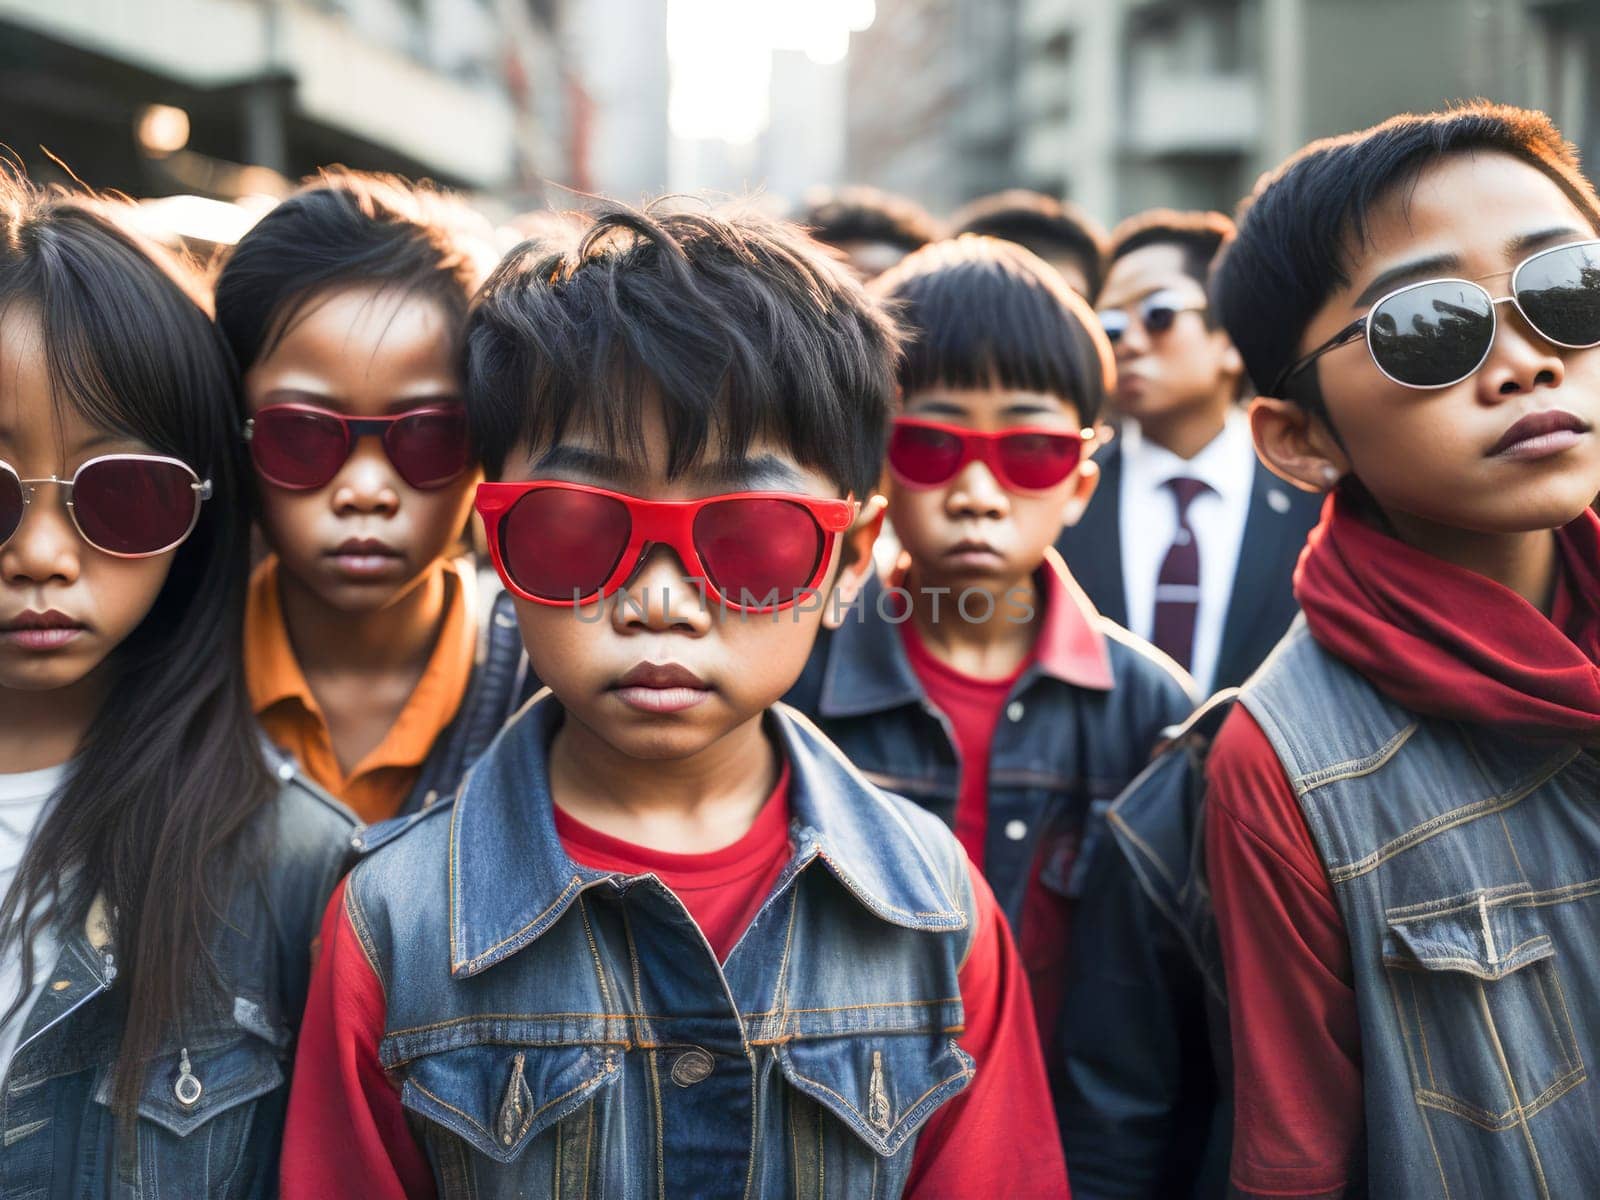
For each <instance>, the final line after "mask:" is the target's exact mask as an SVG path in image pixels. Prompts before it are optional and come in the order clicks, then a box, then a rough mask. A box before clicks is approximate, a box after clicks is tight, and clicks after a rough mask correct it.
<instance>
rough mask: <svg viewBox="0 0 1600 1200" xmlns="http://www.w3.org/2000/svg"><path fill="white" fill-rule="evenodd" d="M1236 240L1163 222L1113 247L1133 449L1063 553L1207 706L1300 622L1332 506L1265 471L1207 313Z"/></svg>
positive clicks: (1120, 385)
mask: <svg viewBox="0 0 1600 1200" xmlns="http://www.w3.org/2000/svg"><path fill="white" fill-rule="evenodd" d="M1232 233H1233V224H1232V222H1230V221H1229V220H1228V218H1227V217H1225V216H1223V215H1222V214H1221V213H1182V212H1171V211H1166V210H1156V211H1153V212H1149V213H1144V214H1142V215H1141V216H1138V217H1134V218H1132V219H1131V220H1129V221H1127V222H1124V223H1123V225H1122V226H1121V227H1119V228H1118V229H1117V230H1116V231H1115V232H1114V234H1113V235H1112V242H1111V248H1110V250H1109V252H1108V264H1109V265H1108V268H1107V271H1106V275H1105V283H1104V285H1103V286H1102V288H1101V291H1100V295H1099V299H1098V308H1099V312H1100V318H1101V322H1102V324H1104V326H1105V329H1106V333H1107V334H1108V336H1109V337H1110V338H1111V342H1112V345H1113V347H1114V348H1115V350H1116V356H1117V376H1118V378H1117V393H1116V404H1117V408H1118V411H1119V412H1120V413H1121V416H1122V429H1121V436H1120V437H1119V438H1118V439H1117V440H1116V441H1115V442H1113V443H1112V444H1111V445H1109V446H1107V447H1106V448H1105V449H1104V450H1103V451H1101V453H1100V454H1099V455H1098V456H1097V457H1096V460H1095V461H1096V462H1097V463H1098V465H1099V467H1100V473H1101V480H1100V486H1099V489H1098V490H1097V491H1096V493H1095V497H1094V500H1093V501H1092V502H1091V503H1090V505H1089V507H1088V510H1087V511H1086V512H1085V513H1084V515H1083V517H1082V519H1081V520H1080V521H1079V522H1078V524H1077V525H1075V526H1072V527H1069V528H1068V529H1066V530H1065V531H1064V532H1063V533H1062V535H1061V539H1060V541H1059V542H1058V543H1057V548H1058V549H1059V550H1060V551H1061V554H1062V556H1063V557H1064V558H1065V559H1066V560H1067V564H1068V566H1069V567H1070V568H1071V570H1072V574H1073V575H1074V576H1075V577H1076V578H1077V580H1078V582H1079V583H1080V584H1081V585H1082V586H1083V589H1084V590H1085V591H1086V592H1087V593H1088V594H1089V598H1090V599H1091V600H1092V601H1093V602H1094V604H1095V607H1097V608H1098V609H1099V610H1100V612H1101V613H1102V614H1104V615H1105V616H1108V617H1110V618H1111V619H1112V620H1114V621H1117V622H1118V623H1119V624H1122V625H1125V626H1127V627H1128V628H1129V629H1131V630H1132V631H1133V632H1134V633H1136V634H1138V635H1139V636H1141V637H1143V638H1145V639H1147V640H1148V641H1150V642H1153V643H1154V644H1155V645H1156V646H1158V647H1160V648H1161V649H1162V650H1164V651H1166V652H1167V653H1168V654H1169V655H1171V656H1172V657H1173V658H1174V659H1176V660H1177V661H1178V663H1179V664H1180V665H1182V666H1183V667H1185V668H1186V669H1187V670H1188V671H1189V672H1190V674H1191V675H1193V676H1194V678H1195V682H1196V684H1198V685H1199V687H1200V689H1201V690H1202V692H1210V691H1214V690H1216V689H1218V688H1223V687H1229V686H1232V685H1235V684H1238V683H1241V682H1242V681H1243V680H1244V678H1245V677H1246V676H1247V675H1249V674H1250V673H1251V672H1252V671H1254V670H1255V668H1256V667H1257V666H1258V665H1259V664H1260V662H1261V660H1262V659H1263V658H1265V657H1266V655H1267V653H1268V651H1270V650H1271V649H1272V647H1273V645H1274V644H1276V642H1277V640H1278V638H1279V637H1281V636H1282V635H1283V632H1284V630H1285V629H1287V628H1288V626H1289V622H1290V621H1292V620H1293V619H1294V615H1295V611H1296V609H1295V602H1294V596H1293V593H1292V591H1291V587H1290V579H1291V576H1292V575H1293V572H1294V565H1295V561H1296V559H1297V558H1298V557H1299V554H1300V549H1301V547H1302V546H1303V545H1304V544H1305V538H1306V533H1307V532H1308V531H1309V530H1310V528H1311V527H1312V526H1313V525H1314V524H1316V520H1317V515H1318V511H1319V508H1320V503H1319V498H1318V497H1315V496H1312V495H1310V494H1308V493H1305V492H1301V491H1299V490H1297V489H1294V488H1291V487H1289V486H1288V485H1287V484H1285V483H1283V482H1282V481H1280V480H1279V479H1278V478H1277V477H1276V476H1274V475H1272V474H1271V473H1270V472H1268V471H1267V469H1266V468H1265V467H1263V466H1262V465H1261V463H1260V461H1259V460H1258V459H1257V458H1256V454H1255V448H1254V446H1253V444H1252V442H1251V437H1250V428H1249V423H1248V419H1247V417H1246V415H1245V413H1244V411H1243V409H1242V408H1241V407H1240V405H1239V403H1238V401H1239V399H1240V392H1241V387H1242V379H1243V364H1242V363H1241V362H1240V359H1239V354H1238V351H1236V350H1235V349H1234V348H1233V345H1232V343H1231V342H1229V341H1228V336H1227V334H1226V333H1224V332H1223V330H1222V329H1221V328H1220V327H1219V326H1217V325H1216V323H1215V322H1214V321H1213V319H1212V317H1211V314H1210V312H1209V310H1208V309H1207V306H1206V289H1205V280H1206V275H1207V273H1208V271H1209V269H1210V266H1211V263H1212V261H1213V260H1214V259H1215V258H1216V256H1217V254H1218V252H1219V251H1220V250H1221V248H1222V246H1223V245H1224V244H1225V242H1226V241H1227V240H1228V239H1229V238H1230V237H1231V236H1232Z"/></svg>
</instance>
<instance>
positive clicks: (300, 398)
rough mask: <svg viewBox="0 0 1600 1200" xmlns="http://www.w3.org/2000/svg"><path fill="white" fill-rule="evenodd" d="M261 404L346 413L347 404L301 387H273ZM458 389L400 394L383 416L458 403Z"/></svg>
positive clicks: (459, 394)
mask: <svg viewBox="0 0 1600 1200" xmlns="http://www.w3.org/2000/svg"><path fill="white" fill-rule="evenodd" d="M261 403H262V406H263V407H265V406H266V405H268V404H309V405H310V406H311V407H312V408H325V409H327V410H328V411H329V412H337V413H340V414H341V415H344V414H347V413H348V411H349V406H348V405H347V404H346V402H345V400H344V398H343V397H341V396H334V395H331V394H329V393H327V392H308V391H306V390H304V389H303V388H273V389H272V390H271V391H270V392H268V393H266V395H264V396H262V397H261ZM460 403H461V393H460V392H459V391H449V390H447V391H438V392H424V393H421V394H419V395H416V396H401V397H399V398H397V399H394V400H390V401H389V402H388V403H387V404H385V405H384V406H383V413H384V415H385V416H394V415H395V414H396V413H402V412H408V411H410V410H411V409H413V408H431V407H433V406H435V405H441V404H460Z"/></svg>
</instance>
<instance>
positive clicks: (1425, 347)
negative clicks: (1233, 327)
mask: <svg viewBox="0 0 1600 1200" xmlns="http://www.w3.org/2000/svg"><path fill="white" fill-rule="evenodd" d="M1501 304H1511V305H1514V306H1515V307H1516V309H1517V311H1518V312H1519V313H1521V314H1522V319H1523V320H1524V321H1526V322H1527V323H1528V326H1529V327H1530V328H1531V329H1533V330H1534V331H1535V332H1536V333H1538V334H1539V336H1540V337H1542V338H1544V339H1545V340H1546V341H1548V342H1550V343H1552V344H1553V345H1556V346H1560V347H1562V348H1563V349H1567V350H1585V349H1588V348H1589V347H1591V346H1600V241H1588V242H1572V243H1569V244H1568V245H1565V246H1557V247H1555V248H1554V249H1551V250H1541V251H1539V252H1538V253H1537V254H1533V255H1530V256H1529V257H1527V258H1525V259H1523V260H1522V262H1520V263H1519V264H1518V265H1517V267H1516V269H1515V270H1513V271H1512V272H1511V294H1510V295H1509V296H1491V295H1489V293H1488V292H1486V291H1485V290H1484V289H1483V288H1482V287H1480V286H1479V285H1478V284H1476V283H1473V282H1472V281H1471V280H1468V279H1428V280H1424V281H1423V282H1421V283H1411V284H1407V285H1406V286H1405V287H1401V288H1396V289H1395V290H1394V291H1392V292H1390V293H1389V294H1388V295H1386V296H1384V297H1382V298H1381V299H1380V300H1378V302H1377V303H1376V304H1374V305H1373V306H1372V307H1371V308H1370V309H1368V310H1367V312H1366V313H1365V314H1364V315H1363V316H1360V317H1357V318H1356V319H1355V320H1354V321H1352V322H1350V324H1348V325H1346V326H1345V327H1344V328H1343V329H1341V330H1340V331H1339V332H1338V333H1336V334H1334V335H1333V336H1332V337H1331V338H1329V339H1328V340H1327V341H1325V342H1323V343H1322V345H1320V346H1318V347H1317V348H1316V349H1315V350H1313V351H1311V353H1310V354H1307V355H1306V356H1305V357H1304V358H1302V359H1300V360H1299V361H1297V362H1295V363H1292V364H1291V365H1290V366H1289V367H1288V368H1286V369H1285V370H1284V371H1283V372H1282V373H1281V374H1280V375H1279V376H1278V378H1277V379H1276V380H1274V381H1273V384H1272V386H1271V388H1269V389H1268V394H1269V395H1273V396H1281V395H1282V394H1283V387H1284V385H1285V384H1286V383H1288V382H1289V380H1291V379H1292V378H1294V377H1295V376H1296V375H1298V374H1299V373H1300V372H1301V371H1303V370H1305V369H1306V368H1307V367H1309V366H1310V365H1311V364H1312V363H1314V362H1315V361H1316V360H1317V359H1318V358H1320V357H1322V355H1324V354H1326V353H1327V352H1328V351H1330V350H1336V349H1338V348H1339V347H1340V346H1344V345H1347V344H1349V343H1350V342H1353V341H1355V340H1356V339H1357V338H1358V337H1362V336H1364V337H1365V339H1366V343H1367V353H1368V354H1370V355H1371V356H1372V361H1373V362H1374V363H1375V364H1376V365H1377V368H1378V370H1380V371H1382V372H1383V374H1384V375H1385V376H1386V377H1387V378H1389V379H1391V380H1392V381H1394V382H1395V383H1398V384H1401V385H1402V386H1404V387H1408V388H1421V389H1432V388H1447V387H1452V386H1454V385H1455V384H1458V383H1460V382H1461V381H1462V380H1464V379H1467V378H1470V377H1471V376H1472V375H1473V374H1475V373H1476V372H1477V370H1478V368H1479V367H1481V366H1483V364H1484V361H1485V360H1486V359H1487V358H1488V357H1489V350H1490V348H1491V347H1492V346H1493V345H1494V336H1495V330H1496V328H1497V326H1498V320H1499V318H1498V317H1497V316H1496V312H1497V306H1498V305H1501Z"/></svg>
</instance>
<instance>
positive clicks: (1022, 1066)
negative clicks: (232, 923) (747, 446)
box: [281, 801, 1070, 1200]
mask: <svg viewBox="0 0 1600 1200" xmlns="http://www.w3.org/2000/svg"><path fill="white" fill-rule="evenodd" d="M771 807H772V805H771V802H770V801H769V803H768V809H770V808H771ZM766 817H767V810H766V809H764V810H763V812H762V815H761V817H758V818H757V824H758V825H759V824H761V823H762V822H763V820H765V819H766ZM600 836H604V835H600ZM742 841H743V839H741V843H742ZM622 845H626V843H622ZM627 853H628V857H630V858H633V859H637V860H639V861H647V860H649V859H651V858H655V857H656V855H655V853H654V852H652V851H649V850H647V849H644V848H641V847H630V848H629V850H628V852H627ZM719 853H720V852H719ZM679 857H693V858H699V857H702V856H699V855H694V856H679ZM706 857H712V856H706ZM818 869H820V868H818ZM970 870H971V877H972V887H973V893H974V898H975V901H976V912H977V922H976V930H975V932H974V936H973V941H972V946H971V949H970V951H969V952H968V955H967V961H966V962H965V963H964V964H963V965H962V967H961V971H960V975H959V983H960V988H961V1001H962V1005H963V1007H964V1009H965V1012H966V1029H965V1031H964V1032H963V1033H962V1034H961V1036H960V1037H959V1038H958V1039H957V1040H958V1041H959V1043H960V1045H961V1047H962V1049H964V1050H965V1051H966V1052H967V1053H968V1054H970V1055H971V1056H972V1057H973V1059H974V1060H975V1063H976V1072H975V1074H974V1076H973V1079H972V1082H971V1083H969V1084H968V1085H967V1088H966V1090H965V1091H963V1092H962V1093H961V1094H960V1095H958V1096H957V1097H955V1098H954V1099H953V1100H950V1101H948V1102H947V1103H946V1104H944V1105H943V1106H942V1107H941V1108H940V1109H939V1110H938V1111H937V1112H935V1113H934V1114H933V1116H932V1117H930V1118H929V1119H928V1123H927V1124H926V1125H925V1126H924V1127H923V1129H922V1132H921V1133H920V1135H919V1136H918V1139H917V1144H916V1148H915V1150H914V1151H913V1156H912V1163H911V1174H910V1178H909V1179H908V1180H907V1183H906V1189H905V1192H904V1193H903V1194H904V1195H905V1196H907V1197H914V1198H915V1200H945V1198H949V1200H956V1198H958V1197H971V1196H1018V1197H1021V1196H1029V1197H1041V1198H1044V1200H1057V1198H1061V1200H1066V1198H1067V1197H1069V1195H1070V1192H1069V1189H1068V1186H1067V1176H1066V1166H1065V1164H1064V1163H1063V1162H1062V1158H1061V1142H1060V1137H1059V1135H1058V1133H1057V1130H1056V1122H1055V1115H1054V1113H1053V1112H1052V1110H1051V1104H1050V1093H1049V1087H1048V1084H1047V1083H1046V1080H1045V1072H1044V1060H1043V1059H1042V1057H1041V1056H1040V1053H1039V1044H1038V1042H1037V1040H1036V1039H1035V1037H1034V1036H1033V1024H1034V1021H1033V1008H1032V1004H1031V1002H1030V1000H1029V996H1028V987H1027V982H1026V980H1025V979H1024V977H1023V973H1022V966H1021V963H1020V961H1019V960H1018V957H1017V951H1016V947H1015V946H1014V945H1013V943H1012V940H1011V934H1010V931H1009V930H1008V929H1007V928H1006V923H1005V917H1004V916H1003V915H1002V914H1001V912H1000V909H999V906H998V905H996V903H995V900H994V896H993V894H992V893H991V892H990V890H989V887H988V885H987V884H986V883H985V882H984V881H983V877H982V875H981V874H979V872H978V871H977V870H976V869H975V868H971V869H970ZM508 882H509V881H508ZM739 883H740V886H739V887H737V888H736V889H735V890H736V891H738V892H739V893H740V895H741V896H742V897H744V899H741V900H739V901H738V902H737V903H730V904H726V905H722V904H719V903H717V902H712V903H710V904H707V903H706V897H704V896H702V897H701V898H700V899H698V900H696V901H695V902H693V903H692V904H689V905H688V907H689V908H690V911H691V912H693V913H694V914H695V915H696V918H697V920H701V921H702V922H703V924H702V928H705V927H706V926H705V924H704V923H705V922H709V923H710V924H712V925H717V924H718V919H717V918H715V917H712V916H710V915H708V916H706V917H702V916H701V915H700V914H701V913H706V914H713V913H717V912H721V913H727V912H731V911H734V910H739V911H741V912H744V913H746V914H748V912H749V911H750V909H749V897H750V896H751V895H752V892H751V887H750V885H749V883H748V881H747V880H740V881H739ZM768 886H769V887H770V884H769V885H768ZM344 893H345V884H343V883H341V884H340V885H339V888H338V890H337V891H336V892H335V893H334V895H333V899H332V900H331V901H329V904H328V910H327V914H326V916H325V917H324V918H323V923H322V949H321V956H320V959H319V961H318V963H317V966H316V970H315V972H314V973H313V975H312V980H311V990H310V994H309V996H308V997H307V1001H306V1014H305V1021H304V1023H303V1025H302V1027H301V1032H300V1046H299V1051H298V1054H297V1057H296V1060H295V1074H294V1083H293V1085H292V1090H291V1093H290V1098H289V1115H288V1121H287V1125H286V1128H285V1132H284V1143H283V1163H282V1181H281V1182H282V1189H283V1192H282V1194H283V1196H284V1197H285V1198H286V1200H333V1198H335V1197H340V1198H342V1197H346V1196H360V1197H362V1198H363V1200H418V1198H424V1197H426V1198H431V1197H434V1196H435V1195H437V1191H436V1189H435V1186H434V1179H433V1171H432V1169H431V1167H430V1166H429V1164H428V1160H427V1156H426V1155H425V1154H424V1152H423V1149H422V1147H421V1146H420V1145H419V1144H418V1142H417V1140H416V1139H415V1137H414V1136H413V1135H412V1133H411V1130H410V1128H409V1127H408V1125H407V1123H406V1117H405V1110H404V1109H403V1107H402V1106H401V1103H400V1093H399V1089H398V1086H397V1083H396V1081H394V1080H391V1078H390V1077H389V1076H388V1075H387V1074H385V1072H384V1070H383V1068H382V1067H381V1066H380V1065H379V1062H378V1044H379V1042H380V1041H381V1039H382V1037H383V1031H384V1024H385V1017H386V1004H385V999H384V992H383V985H382V984H381V983H380V982H379V980H378V977H377V975H376V974H375V973H374V972H373V969H372V964H371V963H370V962H368V960H367V956H366V954H365V953H364V952H363V950H362V948H361V941H360V939H359V938H358V937H357V936H356V932H355V930H354V928H353V927H352V926H351V924H350V918H349V916H348V914H347V913H346V912H345V907H344ZM744 919H745V920H747V919H748V917H747V916H746V917H745V918H744ZM735 924H736V923H735V922H733V921H722V922H721V933H722V935H723V940H729V938H728V931H729V930H730V929H734V928H735ZM742 928H743V925H742V924H737V930H736V931H735V933H734V934H733V936H732V938H731V940H733V941H736V940H737V931H742ZM708 932H709V930H708ZM709 940H712V942H713V945H714V946H715V945H716V940H717V939H709ZM773 967H774V970H776V969H777V964H773Z"/></svg>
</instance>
